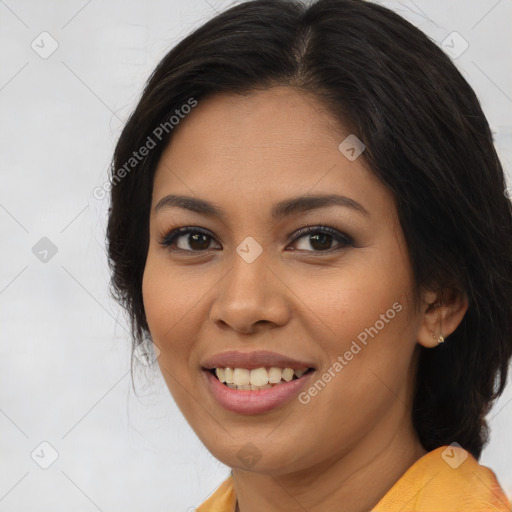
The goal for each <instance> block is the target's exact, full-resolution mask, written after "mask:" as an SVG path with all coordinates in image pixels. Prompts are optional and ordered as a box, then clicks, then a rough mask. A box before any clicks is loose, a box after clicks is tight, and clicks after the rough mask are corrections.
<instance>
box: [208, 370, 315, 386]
mask: <svg viewBox="0 0 512 512" xmlns="http://www.w3.org/2000/svg"><path fill="white" fill-rule="evenodd" d="M203 371H205V372H208V373H210V374H212V375H213V376H214V377H215V378H216V379H217V380H218V381H219V382H220V383H221V384H223V385H224V386H226V387H228V388H231V389H234V390H238V391H260V390H264V389H271V388H273V387H277V386H281V385H283V384H286V383H288V382H291V381H294V380H299V379H302V378H304V377H305V376H306V375H309V374H310V373H311V372H313V371H315V369H314V368H313V367H304V368H299V369H293V368H279V367H275V366H274V367H260V368H254V369H248V368H228V367H226V368H220V367H219V368H211V369H208V368H203Z"/></svg>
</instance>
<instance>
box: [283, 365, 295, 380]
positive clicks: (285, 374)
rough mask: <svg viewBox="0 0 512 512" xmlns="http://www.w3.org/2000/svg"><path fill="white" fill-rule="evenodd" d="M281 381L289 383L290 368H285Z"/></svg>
mask: <svg viewBox="0 0 512 512" xmlns="http://www.w3.org/2000/svg"><path fill="white" fill-rule="evenodd" d="M283 379H284V380H285V381H286V382H290V381H291V380H292V379H293V370H292V369H291V368H285V369H284V370H283Z"/></svg>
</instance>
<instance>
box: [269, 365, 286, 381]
mask: <svg viewBox="0 0 512 512" xmlns="http://www.w3.org/2000/svg"><path fill="white" fill-rule="evenodd" d="M282 375H283V370H281V368H276V367H272V368H270V370H269V371H268V381H269V382H270V383H271V384H277V383H278V382H281V377H282Z"/></svg>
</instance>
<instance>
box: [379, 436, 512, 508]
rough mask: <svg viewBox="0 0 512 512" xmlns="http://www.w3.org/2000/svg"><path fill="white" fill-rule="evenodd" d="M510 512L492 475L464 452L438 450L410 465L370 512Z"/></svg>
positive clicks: (502, 492) (458, 448)
mask: <svg viewBox="0 0 512 512" xmlns="http://www.w3.org/2000/svg"><path fill="white" fill-rule="evenodd" d="M396 510H400V511H401V512H408V511H410V512H427V511H428V512H434V511H443V512H461V511H464V512H484V511H498V512H510V511H511V510H512V506H511V504H510V501H509V500H508V498H507V496H506V494H505V492H504V491H503V489H502V488H501V486H500V484H499V483H498V480H497V479H496V475H495V474H494V473H493V472H492V471H491V470H490V469H489V468H487V467H485V466H482V465H480V464H479V463H478V461H477V460H476V459H475V458H474V457H473V456H472V455H471V454H470V453H468V452H467V451H466V450H464V449H462V448H460V447H457V446H451V445H450V446H442V447H440V448H437V449H436V450H433V451H431V452H429V453H427V454H426V455H425V456H424V457H422V458H421V459H419V460H418V461H417V462H416V463H415V464H413V465H412V466H411V467H410V468H409V469H408V470H407V471H406V472H405V473H404V475H402V477H401V478H400V479H399V480H398V481H397V482H396V483H395V484H394V485H393V487H392V488H391V489H390V490H389V491H388V492H387V493H386V495H385V496H384V497H383V498H382V499H381V500H380V501H379V503H378V504H377V505H376V506H375V507H374V508H373V510H372V512H391V511H393V512H395V511H396Z"/></svg>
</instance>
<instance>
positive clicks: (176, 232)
mask: <svg viewBox="0 0 512 512" xmlns="http://www.w3.org/2000/svg"><path fill="white" fill-rule="evenodd" d="M319 232H323V233H326V234H328V235H330V236H332V237H333V239H334V240H335V241H337V242H338V243H339V244H340V245H341V247H334V248H331V249H328V250H325V251H306V252H311V253H317V254H330V253H332V252H336V251H337V250H340V249H342V248H343V247H348V246H354V240H353V239H352V238H351V237H350V236H349V235H347V234H345V233H343V232H342V231H339V230H337V229H335V228H331V227H330V226H326V225H323V224H317V225H314V226H310V225H309V224H307V225H306V226H305V227H303V228H300V229H298V230H295V231H294V232H292V233H291V234H290V235H288V237H287V238H288V239H291V241H290V243H294V242H296V241H297V240H300V239H301V238H303V237H305V236H306V235H308V234H314V233H319ZM190 233H201V234H203V235H205V236H207V237H209V238H211V239H212V240H214V241H215V242H216V243H217V244H219V245H222V244H220V242H219V241H218V240H217V239H216V237H215V236H214V235H213V234H212V233H211V231H209V230H208V229H205V228H201V227H199V226H182V227H178V228H173V229H171V230H169V231H168V232H167V233H166V234H165V235H164V236H163V237H162V239H161V241H160V242H159V243H160V245H162V246H163V247H164V248H168V249H169V248H170V247H171V245H172V244H173V243H174V242H175V240H177V239H178V238H180V237H181V236H184V235H187V234H190ZM292 237H293V238H292ZM172 250H173V251H178V252H179V251H181V252H188V253H196V254H201V253H206V252H208V251H210V250H211V249H204V250H201V251H193V250H187V249H177V248H175V249H172Z"/></svg>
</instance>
